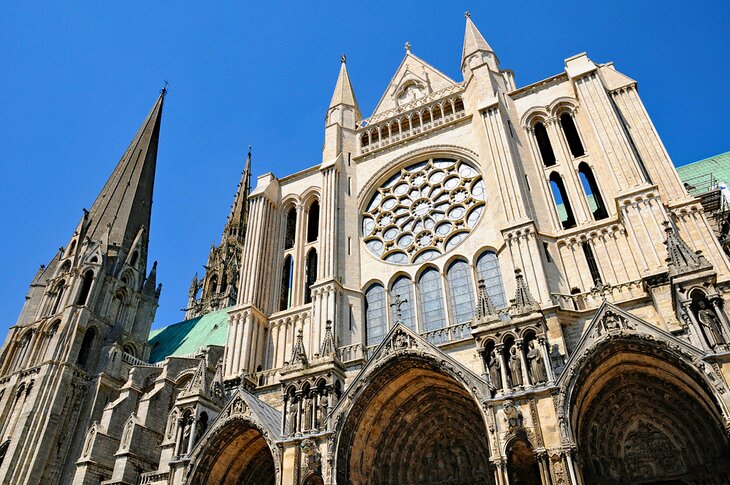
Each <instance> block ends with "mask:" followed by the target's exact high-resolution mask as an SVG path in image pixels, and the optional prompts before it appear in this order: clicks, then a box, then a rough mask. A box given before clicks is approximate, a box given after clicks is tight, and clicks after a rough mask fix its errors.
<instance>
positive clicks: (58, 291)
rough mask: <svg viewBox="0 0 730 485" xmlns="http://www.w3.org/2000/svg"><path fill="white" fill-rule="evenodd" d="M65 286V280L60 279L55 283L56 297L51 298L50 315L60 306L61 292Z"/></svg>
mask: <svg viewBox="0 0 730 485" xmlns="http://www.w3.org/2000/svg"><path fill="white" fill-rule="evenodd" d="M65 287H66V280H61V281H59V282H58V284H57V285H56V298H55V299H54V300H53V307H52V308H51V315H53V314H55V313H56V312H57V311H58V309H59V308H60V306H61V301H62V300H63V292H64V290H65Z"/></svg>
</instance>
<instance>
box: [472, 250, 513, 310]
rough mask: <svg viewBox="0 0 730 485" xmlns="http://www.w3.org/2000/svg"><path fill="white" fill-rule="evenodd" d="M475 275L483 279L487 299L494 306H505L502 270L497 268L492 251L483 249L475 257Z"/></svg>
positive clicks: (496, 260) (497, 261) (496, 259)
mask: <svg viewBox="0 0 730 485" xmlns="http://www.w3.org/2000/svg"><path fill="white" fill-rule="evenodd" d="M476 269H477V277H478V279H480V280H484V285H485V286H486V289H487V294H488V295H489V299H490V300H492V304H493V305H494V306H495V308H503V307H505V306H507V298H506V297H505V295H504V283H503V282H502V271H501V270H500V268H499V259H498V258H497V254H496V253H495V252H494V251H485V252H483V253H482V254H481V256H479V258H478V259H477V268H476Z"/></svg>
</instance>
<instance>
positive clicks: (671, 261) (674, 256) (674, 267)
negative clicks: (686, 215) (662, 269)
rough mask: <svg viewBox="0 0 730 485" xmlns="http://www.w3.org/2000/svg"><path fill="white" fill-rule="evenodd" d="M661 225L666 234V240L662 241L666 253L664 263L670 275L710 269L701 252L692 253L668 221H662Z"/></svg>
mask: <svg viewBox="0 0 730 485" xmlns="http://www.w3.org/2000/svg"><path fill="white" fill-rule="evenodd" d="M663 224H664V232H666V234H667V239H666V241H664V245H665V246H666V247H667V253H668V256H667V259H666V262H667V266H668V267H669V273H670V274H671V275H676V274H679V273H686V272H689V271H694V270H697V269H704V268H709V267H711V265H710V263H709V262H708V261H707V259H705V257H704V256H703V255H702V251H692V250H691V249H690V247H689V246H688V245H687V243H686V242H684V239H682V238H681V237H680V235H679V234H677V231H675V230H674V227H673V226H672V224H671V223H670V222H669V221H664V223H663Z"/></svg>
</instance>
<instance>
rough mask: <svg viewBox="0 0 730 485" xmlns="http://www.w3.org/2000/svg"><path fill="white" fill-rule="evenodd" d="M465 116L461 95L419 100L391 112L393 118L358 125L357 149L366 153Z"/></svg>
mask: <svg viewBox="0 0 730 485" xmlns="http://www.w3.org/2000/svg"><path fill="white" fill-rule="evenodd" d="M433 94H436V93H433ZM419 101H422V100H419ZM465 117H466V111H465V110H464V101H463V100H462V99H461V95H460V94H459V93H456V94H451V93H449V94H447V95H446V96H445V97H443V98H441V99H438V100H436V101H433V102H431V103H430V104H429V103H427V104H423V103H422V102H421V103H419V104H418V107H417V108H415V109H413V110H411V111H405V110H404V111H403V112H400V113H394V117H392V118H390V119H387V120H385V121H382V122H379V123H372V122H371V124H365V125H361V128H360V150H361V153H363V154H365V153H370V152H372V151H375V150H378V149H380V148H384V147H386V146H390V145H392V144H394V143H398V142H401V141H404V140H407V139H409V138H412V137H415V136H417V135H420V134H422V133H425V132H427V131H431V130H433V129H436V128H438V127H441V126H443V125H445V124H449V123H452V122H454V121H457V120H460V119H462V118H465Z"/></svg>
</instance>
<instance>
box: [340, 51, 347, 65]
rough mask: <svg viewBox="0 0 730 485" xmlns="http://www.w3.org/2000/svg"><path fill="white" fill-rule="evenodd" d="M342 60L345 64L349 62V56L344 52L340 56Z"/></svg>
mask: <svg viewBox="0 0 730 485" xmlns="http://www.w3.org/2000/svg"><path fill="white" fill-rule="evenodd" d="M340 62H342V63H343V64H345V63H346V62H347V56H346V55H345V53H344V52H343V53H342V55H341V56H340Z"/></svg>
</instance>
